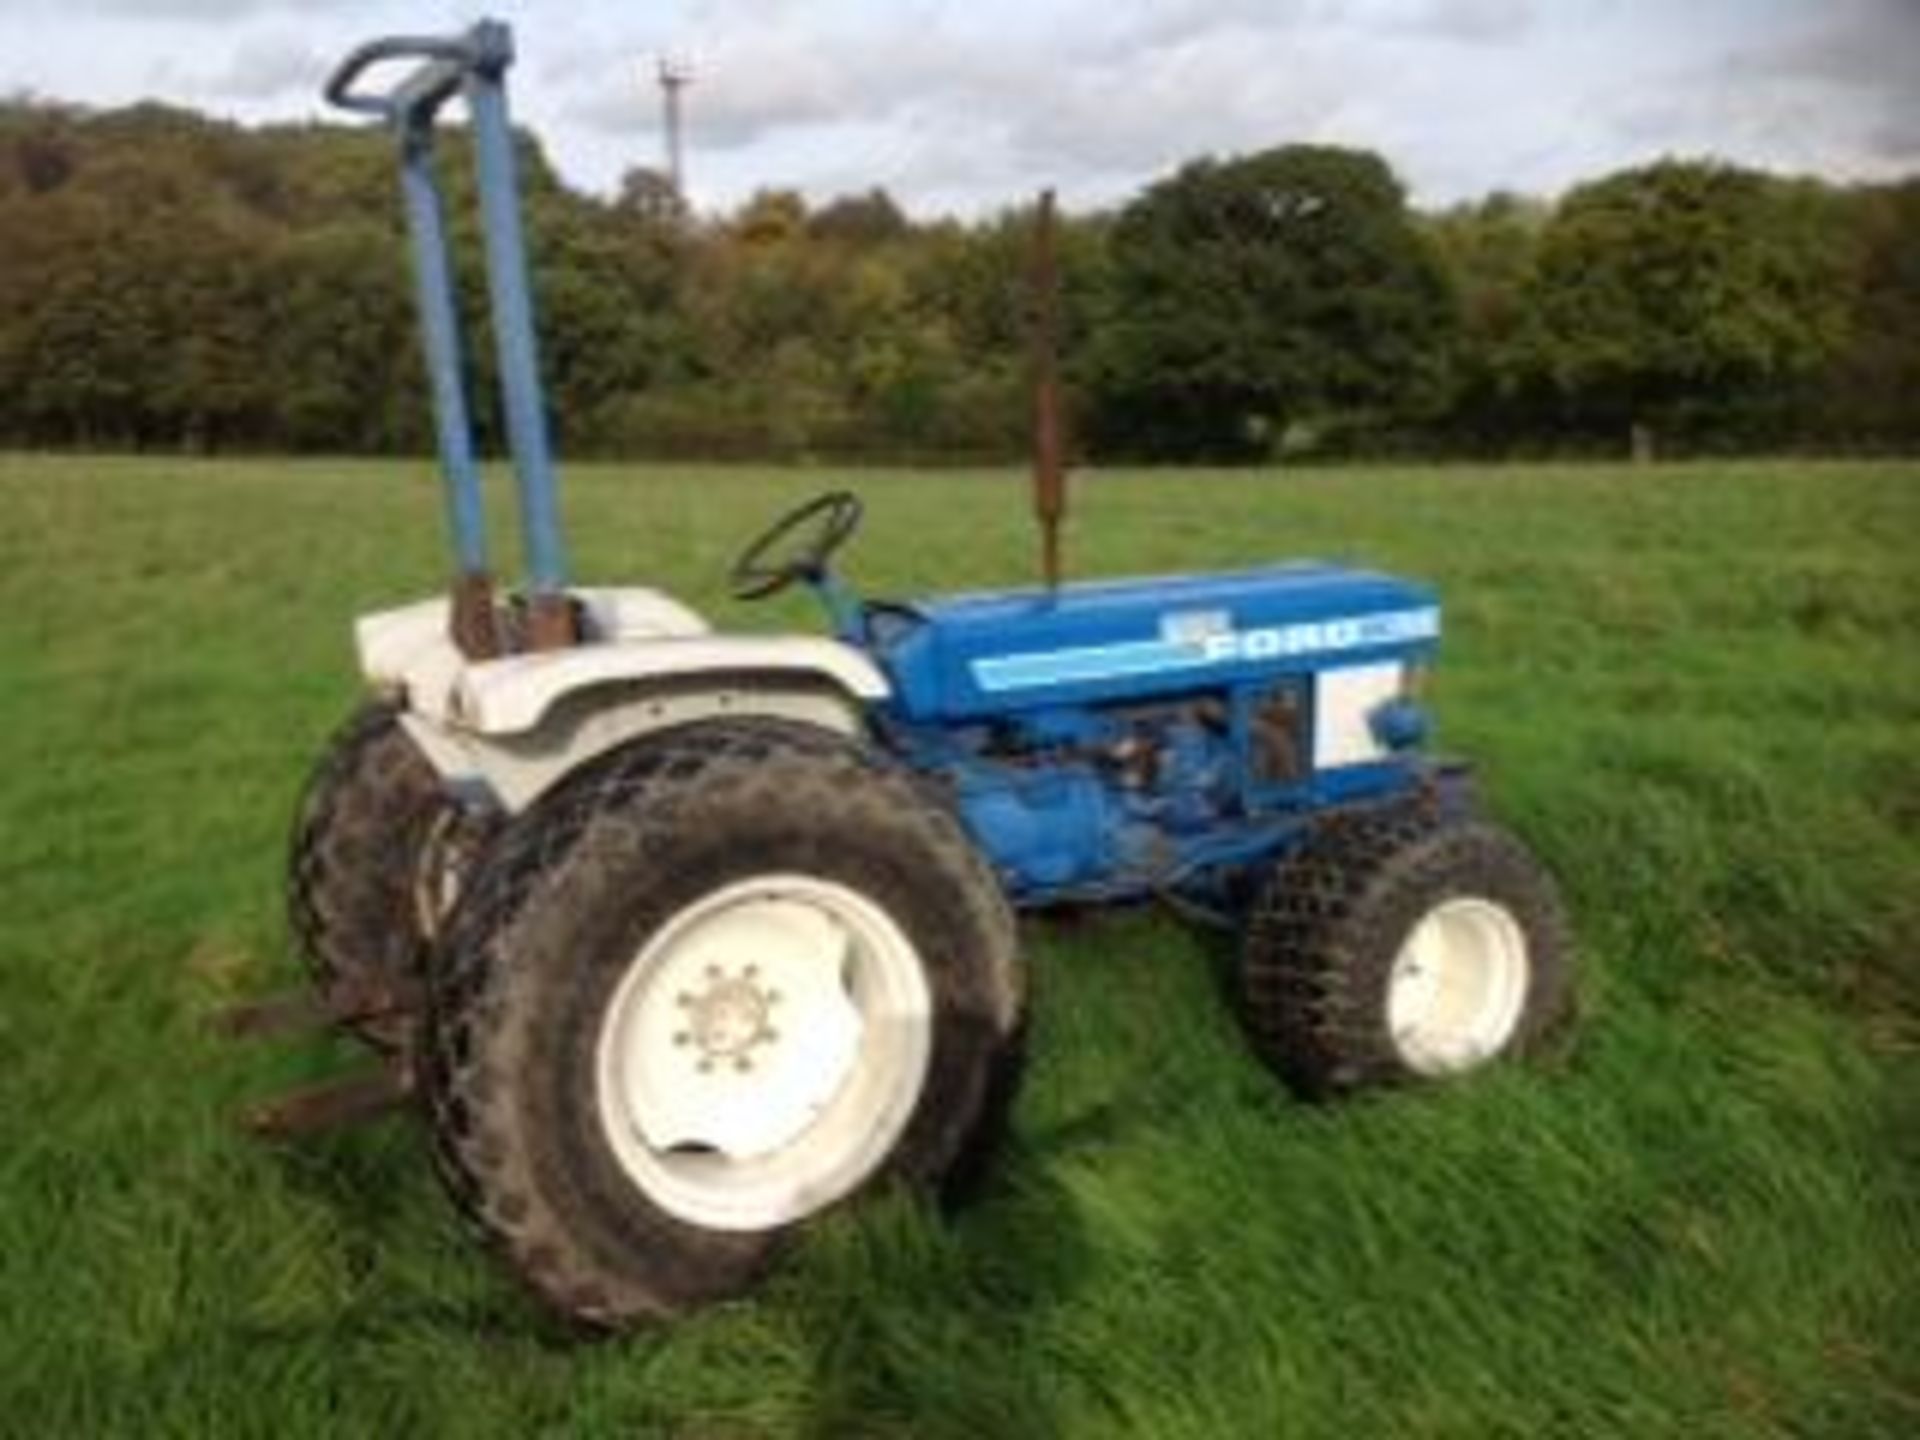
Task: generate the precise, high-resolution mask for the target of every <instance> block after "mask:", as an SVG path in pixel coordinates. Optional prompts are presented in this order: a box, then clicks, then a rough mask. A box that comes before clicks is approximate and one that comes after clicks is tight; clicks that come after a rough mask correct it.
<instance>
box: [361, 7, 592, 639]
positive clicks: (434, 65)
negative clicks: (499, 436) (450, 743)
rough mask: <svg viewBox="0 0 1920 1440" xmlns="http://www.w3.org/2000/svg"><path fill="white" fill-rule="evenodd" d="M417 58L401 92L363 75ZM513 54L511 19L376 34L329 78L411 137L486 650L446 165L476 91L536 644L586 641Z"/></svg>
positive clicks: (426, 268)
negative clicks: (456, 28) (563, 521)
mask: <svg viewBox="0 0 1920 1440" xmlns="http://www.w3.org/2000/svg"><path fill="white" fill-rule="evenodd" d="M406 60H412V61H417V62H419V63H418V64H417V65H416V67H415V68H414V69H413V71H412V72H411V73H409V74H408V75H407V76H405V78H403V79H402V80H401V81H400V82H399V83H398V84H397V85H395V86H393V87H392V88H391V89H388V90H385V91H380V90H375V89H371V88H369V87H367V86H365V85H364V84H363V83H362V82H363V81H364V79H365V77H366V75H367V72H368V71H369V70H371V69H373V68H374V67H376V66H379V65H383V64H388V63H391V62H396V61H406ZM512 64H513V32H512V31H511V30H510V29H508V27H507V26H506V25H504V24H502V23H501V22H500V21H498V20H482V21H480V22H479V23H478V24H477V25H475V26H473V27H472V28H471V29H469V30H468V31H466V32H465V33H464V34H460V35H451V36H389V37H386V38H384V39H379V40H372V41H369V42H368V43H366V44H364V45H361V46H359V47H358V48H357V49H355V50H354V51H353V52H352V53H351V54H349V55H348V56H347V57H346V58H345V59H344V60H342V61H341V62H340V64H339V65H338V66H337V67H335V69H334V71H333V74H332V75H331V76H330V77H329V78H328V80H327V83H326V97H327V100H328V101H329V102H330V103H332V104H334V105H336V106H338V107H340V108H341V109H343V110H348V111H352V112H353V113H355V114H360V115H368V116H373V117H376V118H378V119H380V120H382V121H384V122H385V123H386V124H387V125H388V126H389V127H390V128H391V129H392V130H393V132H394V135H395V138H396V139H397V141H398V142H399V149H400V190H401V195H402V198H403V200H404V202H405V206H406V215H407V229H408V232H409V234H410V236H411V238H412V247H413V260H414V278H415V281H416V290H417V294H418V300H419V306H420V332H421V342H422V346H423V349H424V351H425V356H426V362H427V374H428V378H429V380H430V381H431V383H432V386H433V402H434V405H433V408H434V428H435V433H436V437H437V440H438V443H439V450H440V469H441V474H442V477H443V479H444V481H445V487H446V498H447V521H448V528H449V530H450V531H451V532H452V536H453V545H454V553H455V559H456V563H457V567H458V579H457V580H456V583H455V586H454V603H453V617H452V629H453V635H454V639H455V640H456V641H458V642H459V644H460V646H461V648H462V649H463V650H464V651H466V653H468V654H469V655H472V656H475V657H476V658H477V657H479V656H481V655H485V654H491V653H495V652H496V651H497V650H498V649H499V648H500V636H499V627H498V625H497V624H496V619H495V615H494V609H493V603H492V586H491V580H490V578H489V575H488V568H487V545H486V532H485V520H484V516H483V510H482V505H481V498H480V479H479V472H478V469H477V467H476V465H475V463H474V453H473V426H472V422H471V420H470V418H469V414H468V410H467V398H466V388H465V383H464V379H463V375H462V367H461V340H460V324H459V308H458V306H457V305H456V303H455V300H454V291H453V267H452V263H451V256H450V252H449V247H448V244H447V232H446V224H445V221H444V219H443V213H442V205H441V201H440V187H439V184H438V182H437V180H436V179H435V176H434V169H433V133H434V119H435V117H436V116H437V115H438V113H439V111H440V108H441V107H442V106H443V105H445V104H446V102H447V101H448V100H450V99H452V98H453V97H454V96H455V95H456V94H458V95H461V96H463V97H464V98H465V100H466V102H467V109H468V111H469V112H470V114H471V116H472V128H473V148H474V165H475V172H476V177H477V180H478V185H479V198H480V220H481V234H482V236H483V237H484V239H485V242H486V257H487V289H488V295H489V299H490V303H491V306H492V312H493V333H494V339H495V343H496V346H497V349H498V356H499V371H500V389H501V401H502V408H503V409H504V411H505V412H506V420H507V438H508V442H509V445H510V447H511V449H512V451H513V464H514V473H515V477H516V479H517V480H518V486H517V488H518V491H519V502H520V503H519V511H520V528H521V538H522V542H523V547H524V550H525V556H526V566H527V575H528V586H527V588H528V592H529V593H528V601H529V605H528V616H527V625H526V630H527V639H528V643H530V644H531V645H532V646H533V647H534V648H547V647H550V646H553V645H560V644H567V643H570V642H571V641H572V640H573V638H574V634H573V619H572V608H571V605H570V603H569V602H568V599H567V595H566V584H567V563H566V547H565V543H564V541H563V539H562V537H561V531H560V516H559V502H558V496H557V491H556V484H555V480H554V473H553V458H552V452H551V447H550V445H549V442H548V437H547V418H546V408H545V401H544V398H543V395H542V391H541V385H540V367H539V357H538V346H537V342H536V338H535V328H534V319H533V298H532V295H531V293H530V291H529V288H528V280H527V261H526V248H525V243H524V241H523V239H522V237H521V232H520V198H519V183H518V179H517V177H516V175H515V172H514V151H513V126H512V123H511V121H510V120H509V118H508V114H507V93H506V72H507V69H508V67H509V66H511V65H512Z"/></svg>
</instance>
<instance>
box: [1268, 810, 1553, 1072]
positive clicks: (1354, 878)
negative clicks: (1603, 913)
mask: <svg viewBox="0 0 1920 1440" xmlns="http://www.w3.org/2000/svg"><path fill="white" fill-rule="evenodd" d="M1473 893H1491V894H1493V895H1494V896H1495V897H1496V898H1497V899H1499V900H1500V901H1501V902H1502V903H1503V904H1506V905H1507V906H1508V907H1509V908H1511V909H1512V910H1513V911H1514V912H1515V914H1516V915H1517V916H1518V918H1519V919H1520V921H1521V924H1522V926H1523V928H1524V929H1525V931H1526V933H1527V935H1528V943H1529V959H1530V967H1531V974H1530V981H1529V988H1528V995H1527V998H1526V1001H1525V1002H1524V1006H1523V1009H1522V1012H1521V1017H1520V1020H1519V1023H1518V1027H1517V1029H1516V1031H1515V1033H1514V1035H1513V1036H1512V1038H1511V1040H1510V1041H1509V1042H1508V1044H1507V1046H1506V1047H1505V1052H1504V1053H1509V1054H1523V1053H1527V1052H1529V1051H1532V1050H1534V1049H1536V1048H1538V1047H1539V1046H1540V1044H1541V1043H1542V1042H1543V1041H1544V1040H1545V1039H1546V1038H1548V1036H1549V1035H1551V1034H1552V1033H1553V1032H1555V1031H1556V1030H1557V1029H1558V1028H1559V1026H1560V1024H1561V1022H1562V1021H1563V1020H1564V1018H1565V1012H1566V1010H1567V1008H1568V1005H1569V1003H1570V969H1571V951H1570V941H1569V937H1568V931H1567V924H1566V918H1565V912H1564V910H1563V908H1562V906H1561V903H1560V900H1559V897H1558V895H1557V893H1556V892H1555V890H1554V886H1553V882H1552V880H1551V878H1550V877H1549V876H1548V875H1547V873H1546V872H1545V870H1543V869H1542V868H1541V866H1540V865H1539V864H1538V862H1537V861H1535V860H1534V858H1533V856H1532V855H1531V854H1530V853H1529V852H1528V850H1527V849H1526V847H1525V846H1524V845H1522V844H1521V843H1520V842H1519V841H1518V840H1516V839H1515V838H1514V837H1513V836H1511V835H1509V834H1508V833H1506V832H1505V831H1504V830H1501V829H1499V828H1498V827H1497V826H1494V825H1492V824H1490V823H1488V822H1486V821H1484V820H1475V819H1468V820H1448V819H1444V818H1443V817H1442V816H1441V815H1440V814H1439V812H1438V811H1437V810H1436V809H1435V808H1434V807H1432V806H1431V805H1429V804H1426V803H1424V802H1422V801H1412V802H1404V803H1399V804H1393V805H1388V806H1383V807H1379V808H1377V809H1373V810H1363V811H1357V812H1352V813H1347V814H1341V815H1335V816H1332V817H1330V818H1329V819H1328V820H1327V821H1325V822H1324V823H1323V824H1322V825H1321V826H1320V827H1319V828H1318V829H1317V830H1316V832H1315V833H1314V834H1313V835H1312V836H1311V837H1310V838H1309V839H1308V840H1307V841H1306V842H1305V843H1304V844H1302V845H1301V846H1300V847H1299V848H1298V849H1296V850H1294V851H1293V852H1292V853H1290V854H1289V855H1287V856H1286V857H1285V858H1284V859H1283V860H1282V861H1281V862H1280V863H1279V864H1278V865H1277V866H1276V867H1275V870H1274V874H1273V876H1272V877H1271V879H1270V880H1269V881H1268V883H1267V885H1266V886H1265V887H1264V889H1263V890H1262V891H1261V893H1260V895H1259V896H1258V898H1257V899H1256V901H1255V903H1254V906H1253V910H1252V912H1251V914H1250V915H1249V916H1248V922H1247V927H1246V932H1245V939H1244V943H1243V949H1242V956H1241V965H1240V976H1239V978H1240V1000H1241V1007H1242V1013H1243V1016H1244V1019H1245V1022H1246V1025H1247V1029H1248V1031H1249V1034H1250V1037H1251V1039H1252V1042H1253V1046H1254V1049H1255V1050H1256V1051H1257V1052H1258V1053H1259V1055H1260V1056H1261V1058H1262V1059H1264V1060H1265V1061H1266V1062H1267V1064H1268V1065H1269V1066H1270V1067H1271V1068H1272V1069H1273V1070H1274V1071H1276V1072H1277V1073H1278V1074H1279V1075H1280V1077H1281V1078H1282V1079H1283V1080H1285V1081H1286V1082H1287V1084H1288V1085H1289V1087H1291V1088H1292V1089H1293V1090H1294V1091H1295V1092H1296V1093H1297V1094H1299V1095H1301V1096H1302V1097H1304V1098H1308V1099H1331V1098H1335V1097H1337V1096H1340V1095H1343V1094H1346V1093H1349V1092H1352V1091H1355V1090H1359V1089H1362V1088H1365V1087H1368V1086H1372V1085H1381V1084H1395V1083H1404V1082H1407V1081H1411V1080H1415V1079H1418V1078H1419V1077H1418V1076H1417V1075H1416V1074H1415V1073H1414V1072H1413V1071H1411V1070H1410V1069H1409V1068H1408V1067H1407V1066H1406V1065H1405V1064H1404V1063H1403V1061H1402V1060H1401V1059H1400V1057H1399V1055H1398V1053H1397V1052H1396V1049H1395V1047H1394V1044H1393V1041H1392V1037H1391V1036H1390V1035H1389V1033H1388V1029H1387V1023H1386V994H1387V987H1388V981H1389V976H1390V973H1391V970H1392V967H1393V963H1394V960H1395V957H1396V956H1397V955H1398V953H1399V949H1400V946H1401V944H1402V943H1403V942H1404V939H1405V936H1406V934H1407V932H1408V930H1409V929H1410V928H1411V925H1412V923H1413V921H1414V920H1416V919H1417V918H1418V917H1419V915H1420V914H1422V913H1424V911H1425V909H1426V908H1427V907H1428V906H1430V905H1431V904H1433V903H1435V902H1437V901H1438V900H1439V899H1441V898H1443V897H1445V896H1448V895H1455V894H1473Z"/></svg>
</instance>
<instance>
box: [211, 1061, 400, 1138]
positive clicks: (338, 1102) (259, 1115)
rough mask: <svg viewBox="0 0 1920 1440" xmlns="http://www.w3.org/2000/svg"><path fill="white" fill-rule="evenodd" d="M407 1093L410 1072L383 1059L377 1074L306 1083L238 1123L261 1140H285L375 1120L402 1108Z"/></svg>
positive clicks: (396, 1062)
mask: <svg viewBox="0 0 1920 1440" xmlns="http://www.w3.org/2000/svg"><path fill="white" fill-rule="evenodd" d="M412 1093H413V1075H412V1070H411V1068H410V1067H409V1066H407V1065H406V1064H404V1063H403V1062H400V1061H389V1062H387V1063H386V1064H383V1065H382V1066H381V1067H380V1068H379V1069H377V1070H366V1071H361V1072H360V1073H358V1074H354V1075H343V1076H341V1077H340V1078H339V1079H337V1080H326V1081H322V1082H321V1083H319V1084H317V1085H308V1086H305V1087H303V1088H301V1089H299V1090H294V1091H291V1092H289V1093H288V1094H286V1095H283V1096H281V1097H280V1098H279V1099H278V1100H269V1101H266V1102H265V1103H263V1104H260V1105H256V1106H254V1107H253V1108H252V1109H251V1110H249V1111H247V1113H246V1116H245V1119H244V1121H243V1123H244V1124H245V1126H246V1128H247V1129H248V1130H249V1131H251V1132H252V1133H253V1134H255V1135H258V1136H261V1137H262V1138H265V1139H270V1140H289V1139H294V1138H296V1137H298V1136H301V1135H311V1134H314V1133H315V1132H316V1131H320V1130H335V1129H339V1128H340V1127H342V1126H345V1125H355V1124H358V1123H359V1122H361V1121H363V1120H372V1119H375V1118H377V1117H378V1116H381V1115H384V1114H386V1113H387V1112H388V1111H389V1110H393V1109H396V1108H397V1107H399V1106H400V1105H402V1104H404V1103H405V1102H406V1100H407V1098H408V1096H410V1095H411V1094H412Z"/></svg>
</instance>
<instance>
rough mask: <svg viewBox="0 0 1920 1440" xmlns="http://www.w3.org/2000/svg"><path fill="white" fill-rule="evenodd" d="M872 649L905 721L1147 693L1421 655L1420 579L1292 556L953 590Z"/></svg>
mask: <svg viewBox="0 0 1920 1440" xmlns="http://www.w3.org/2000/svg"><path fill="white" fill-rule="evenodd" d="M911 608H912V609H913V610H915V611H917V612H918V614H919V615H920V616H921V617H923V623H920V624H904V625H900V626H897V627H894V628H893V630H892V633H890V634H888V635H887V636H886V638H885V639H883V640H882V641H881V642H880V643H879V644H877V645H876V646H875V654H876V658H877V659H878V660H879V661H880V663H881V664H882V665H883V666H884V667H885V669H886V670H887V673H888V676H889V678H890V679H891V680H892V682H893V685H894V690H895V697H896V698H895V705H896V707H897V708H898V709H899V710H900V712H901V714H902V715H903V717H904V718H906V719H908V720H913V721H922V722H934V721H940V722H953V721H965V720H983V719H990V718H992V717H994V716H996V715H1005V714H1008V713H1010V712H1013V711H1018V710H1031V709H1038V708H1043V707H1049V706H1061V705H1084V704H1091V703H1097V702H1100V701H1111V700H1145V699H1151V698H1154V697H1156V696H1162V695H1173V694H1179V693H1182V692H1191V691H1195V690H1204V689H1215V688H1220V687H1223V686H1230V685H1236V684H1244V683H1253V682H1259V681H1261V680H1265V679H1270V678H1272V677H1274V676H1278V675H1286V674H1302V673H1307V672H1311V671H1317V670H1326V669H1332V668H1335V667H1337V666H1343V665H1357V664H1364V663H1367V662H1369V661H1377V660H1382V659H1387V658H1393V657H1398V656H1404V655H1409V654H1415V655H1420V654H1425V653H1426V652H1427V651H1429V650H1431V649H1432V647H1433V644H1434V642H1435V641H1436V640H1437V639H1438V637H1439V633H1440V609H1439V602H1438V599H1437V598H1436V596H1435V594H1434V592H1433V591H1432V590H1431V589H1429V588H1428V587H1426V586H1424V585H1418V584H1414V583H1411V582H1409V581H1405V580H1396V579H1394V578H1393V577H1391V576H1388V575H1379V574H1374V573H1372V572H1369V571H1364V570H1349V569H1345V568H1343V567H1341V566H1337V565H1325V564H1318V563H1299V564H1289V565H1276V566H1269V567H1266V568H1263V569H1258V570H1239V571H1229V572H1227V573H1224V574H1212V575H1167V576H1157V577H1152V578H1147V579H1134V580H1102V581H1091V582H1087V583H1083V584H1078V585H1068V586H1063V587H1062V588H1061V589H1060V590H1058V591H1052V592H1049V591H1046V590H1038V589H1035V590H1015V591H1000V592H991V593H981V594H973V595H955V596H949V597H947V598H945V599H936V600H925V601H920V602H917V603H915V604H914V605H913V606H912V607H911Z"/></svg>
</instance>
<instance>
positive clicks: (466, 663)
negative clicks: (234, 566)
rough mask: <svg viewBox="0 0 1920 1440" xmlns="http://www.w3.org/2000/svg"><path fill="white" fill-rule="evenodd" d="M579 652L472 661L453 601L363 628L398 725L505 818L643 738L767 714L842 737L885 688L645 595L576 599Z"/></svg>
mask: <svg viewBox="0 0 1920 1440" xmlns="http://www.w3.org/2000/svg"><path fill="white" fill-rule="evenodd" d="M575 593H576V594H577V595H578V596H579V598H580V599H581V600H582V602H583V603H584V605H585V607H586V611H587V628H588V634H589V637H590V638H589V640H588V642H587V643H585V644H582V645H578V646H575V647H573V648H571V649H567V650H552V651H543V652H535V653H529V654H522V655H508V656H502V657H500V658H499V659H495V660H481V661H470V660H468V659H467V658H466V657H465V656H463V655H462V654H461V653H460V652H459V650H458V649H457V648H456V647H455V646H454V645H453V643H452V641H451V640H450V639H449V638H448V636H447V602H446V601H445V600H429V601H423V602H421V603H420V604H416V605H408V606H403V607H401V608H399V609H396V610H388V611H383V612H381V613H379V614H375V615H368V616H365V617H363V618H362V619H361V620H360V622H359V624H358V626H357V627H356V638H357V640H358V642H359V651H360V666H361V670H362V672H363V673H364V674H365V675H366V677H367V679H368V681H369V682H371V683H372V684H373V685H374V686H375V687H376V688H378V689H381V690H383V691H385V692H387V693H390V694H397V695H401V696H404V698H405V702H406V712H405V714H404V715H403V717H402V723H403V724H404V725H405V726H406V728H407V731H408V733H409V734H410V735H411V736H412V737H413V739H414V741H415V743H417V744H418V745H419V746H420V748H421V750H422V751H423V752H424V753H425V754H426V756H427V758H428V759H429V760H430V761H431V762H432V763H433V765H434V767H435V768H436V769H437V770H439V771H440V773H441V775H442V777H443V778H444V779H446V780H447V781H448V782H449V783H450V784H453V785H456V786H460V787H466V788H472V787H478V788H480V789H482V790H484V791H485V792H487V793H488V794H490V795H491V797H492V798H493V799H494V800H495V801H497V802H498V803H499V804H501V805H502V806H504V807H505V808H506V809H507V810H509V811H518V810H521V809H524V808H525V807H526V806H527V805H529V804H531V803H532V802H533V800H534V799H536V798H537V797H538V796H539V795H540V794H541V793H542V792H543V791H545V790H546V789H547V788H548V787H549V786H550V785H552V784H554V783H555V782H556V781H557V780H559V779H560V778H561V777H562V776H564V775H566V774H567V773H568V772H570V771H572V770H573V769H575V768H576V767H578V766H579V765H580V764H582V763H583V762H585V761H587V760H589V759H591V758H593V757H594V756H596V755H599V754H602V753H604V752H605V751H607V750H609V749H611V748H612V747H614V746H616V745H619V744H621V743H622V742H624V741H626V740H629V739H632V738H633V737H634V736H636V735H640V734H644V733H646V732H647V731H649V730H658V729H664V728H666V727H668V726H672V725H681V724H686V723H688V722H690V721H694V720H701V719H711V718H716V717H720V716H726V715H770V716H779V717H782V718H786V719H792V720H798V721H802V722H804V723H807V724H813V725H819V726H822V727H824V728H827V729H831V730H836V731H840V732H842V733H845V734H849V735H858V734H860V733H862V732H863V730H864V726H865V720H864V712H865V707H866V706H867V705H869V704H872V703H874V702H877V701H881V700H884V699H886V698H887V696H888V694H889V693H890V691H889V687H888V685H887V681H886V677H885V676H884V675H882V674H881V673H880V671H879V669H878V667H876V666H875V665H874V663H873V662H872V661H871V660H869V659H868V658H867V656H866V655H865V654H863V653H862V652H861V651H859V650H857V649H855V648H853V647H852V646H850V645H844V644H842V643H840V642H839V641H836V640H826V639H821V638H818V637H816V636H803V635H715V634H713V633H712V632H711V631H710V630H709V629H708V628H707V625H706V623H705V622H704V621H703V620H701V619H700V617H699V616H697V615H695V614H694V613H693V612H692V611H690V610H688V609H686V608H685V607H684V606H682V605H680V604H679V603H678V602H676V601H674V600H672V599H670V598H669V597H667V596H664V595H661V594H659V593H658V592H656V591H651V590H597V591H595V590H588V591H578V592H575Z"/></svg>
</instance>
